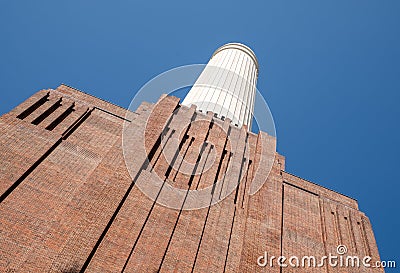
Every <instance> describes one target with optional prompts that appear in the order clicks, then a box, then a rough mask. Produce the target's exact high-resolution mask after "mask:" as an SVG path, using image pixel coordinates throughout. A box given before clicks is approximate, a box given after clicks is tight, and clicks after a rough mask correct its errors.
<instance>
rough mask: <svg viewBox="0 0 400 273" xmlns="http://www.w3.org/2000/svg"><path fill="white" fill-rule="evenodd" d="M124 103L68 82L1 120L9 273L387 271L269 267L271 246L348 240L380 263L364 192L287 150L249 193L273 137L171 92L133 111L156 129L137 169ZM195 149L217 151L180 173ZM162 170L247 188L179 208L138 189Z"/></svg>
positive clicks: (136, 128) (306, 246)
mask: <svg viewBox="0 0 400 273" xmlns="http://www.w3.org/2000/svg"><path fill="white" fill-rule="evenodd" d="M125 114H126V110H125V109H122V108H120V107H118V106H115V105H113V104H111V103H108V102H105V101H103V100H100V99H98V98H95V97H92V96H90V95H88V94H85V93H82V92H80V91H78V90H75V89H73V88H70V87H68V86H65V85H62V86H60V87H59V88H57V89H55V90H51V89H50V90H43V91H40V92H38V93H36V94H35V95H33V96H32V97H30V98H29V99H27V100H26V101H25V102H23V103H22V104H20V105H19V106H17V107H16V108H15V109H14V110H12V111H11V112H10V113H7V114H5V115H3V116H2V117H1V118H0V132H1V135H0V153H1V161H0V195H1V197H0V202H1V203H0V272H79V271H81V270H83V271H87V272H122V271H124V272H158V271H161V272H381V270H379V269H366V268H358V269H351V268H350V269H349V268H341V269H340V268H331V267H328V266H324V267H322V268H317V269H313V268H296V269H294V268H289V267H287V268H279V267H277V265H275V266H274V267H268V266H266V267H260V266H259V265H258V264H257V259H258V257H259V256H260V255H263V254H264V252H265V251H267V252H268V255H270V256H272V255H274V256H280V255H284V256H287V257H289V256H292V255H297V256H300V257H301V256H302V255H314V256H316V257H321V256H324V255H327V254H328V253H333V254H336V247H337V246H338V245H346V246H347V248H348V253H349V254H351V255H359V256H365V255H370V256H371V257H372V258H373V260H378V259H379V254H378V250H377V246H376V243H375V239H374V235H373V232H372V227H371V224H370V222H369V220H368V218H367V217H366V216H365V215H364V213H362V212H360V211H359V210H358V207H357V202H356V201H355V200H353V199H351V198H349V197H346V196H343V195H341V194H339V193H336V192H333V191H331V190H329V189H326V188H323V187H321V186H318V185H316V184H313V183H311V182H308V181H306V180H304V179H301V178H298V177H296V176H294V175H291V174H289V173H287V172H285V170H284V166H285V158H284V157H283V156H281V155H279V154H276V155H275V162H274V165H273V168H272V170H271V172H270V173H269V176H268V177H267V178H264V179H263V181H261V182H265V183H264V184H263V186H262V187H261V189H260V190H259V191H258V192H257V193H256V194H254V195H249V187H250V182H251V181H252V179H253V177H254V175H255V174H254V172H255V170H256V169H257V167H258V165H259V162H260V158H261V157H262V156H265V155H263V153H267V152H268V151H269V150H268V149H272V146H271V143H273V142H274V141H275V139H274V138H273V137H271V136H268V135H267V134H265V133H260V134H258V135H257V134H254V133H251V132H248V131H247V129H246V128H245V127H243V128H241V129H239V128H237V127H235V126H232V125H230V120H229V119H226V120H225V121H221V120H220V119H218V118H215V117H214V116H213V113H208V114H202V113H200V112H198V111H196V109H195V108H194V107H191V108H188V107H185V106H181V105H180V104H179V99H177V98H175V97H169V96H163V97H162V98H160V100H159V102H158V103H156V104H149V103H143V104H142V105H141V106H140V107H139V108H138V109H137V110H136V112H135V113H131V114H130V115H128V116H129V117H130V120H129V121H127V122H128V126H130V128H131V129H132V132H136V134H137V135H138V136H139V135H140V134H139V132H144V135H145V136H146V139H145V140H144V139H140V138H139V137H138V139H136V141H134V143H131V145H130V146H129V148H130V149H133V151H135V149H139V148H140V145H145V147H146V151H148V153H149V160H150V164H145V159H146V158H141V157H140V156H138V157H137V158H135V159H134V164H133V165H134V166H133V167H132V168H133V170H135V175H134V177H131V176H130V175H129V173H128V171H127V168H126V165H125V161H124V156H123V150H122V127H123V123H124V118H125ZM196 121H198V122H196ZM190 122H192V123H191V126H189V127H185V126H186V125H187V124H189V123H190ZM165 124H167V127H168V130H167V131H166V136H167V137H169V138H170V139H172V138H177V139H178V141H179V143H180V148H179V151H176V152H178V153H179V154H180V155H181V156H182V158H181V160H176V161H174V162H173V163H172V164H173V165H174V166H173V167H174V168H170V163H169V162H168V161H167V160H166V158H164V156H163V150H162V149H163V145H161V144H160V141H159V137H160V134H161V132H162V131H163V129H166V128H165ZM181 129H183V131H182V130H181ZM174 131H175V133H173V132H174ZM224 131H226V132H228V135H229V139H228V135H227V134H226V133H224ZM179 132H181V133H179ZM204 142H207V143H208V145H205V146H203V145H204ZM262 145H264V147H266V149H261V146H262ZM201 147H203V149H201ZM245 147H250V148H249V150H250V152H247V153H246V151H245V149H246V148H245ZM150 151H151V153H152V154H151V155H150ZM199 151H200V152H199ZM199 153H209V154H212V155H214V160H215V161H214V163H213V164H212V166H211V167H210V168H209V169H208V170H207V171H205V172H203V173H201V175H200V174H199V175H190V174H187V173H184V172H180V169H179V168H180V166H182V162H181V161H182V160H183V159H184V160H186V161H188V162H196V160H197V159H198V157H199ZM207 160H208V159H207ZM204 164H206V161H205V162H204ZM228 166H232V168H229V167H228ZM262 167H263V166H260V168H261V169H262ZM155 173H156V174H157V175H158V176H159V177H161V178H162V179H164V183H169V184H170V185H172V186H174V187H177V188H179V189H184V190H195V189H202V188H206V187H208V186H213V184H214V181H216V179H224V180H223V184H222V185H221V186H218V187H216V188H215V190H214V192H213V195H214V198H215V197H216V196H217V195H221V194H222V195H223V193H224V191H225V190H226V189H227V187H228V186H229V185H231V184H232V183H236V184H237V185H238V186H237V188H236V190H235V191H233V192H232V193H231V194H229V195H228V196H227V197H226V198H224V199H222V200H221V201H220V202H218V203H217V204H216V205H213V206H211V207H204V208H201V209H197V210H179V209H170V208H167V207H165V206H162V205H160V204H158V203H157V202H156V201H153V200H152V199H150V198H148V197H147V196H146V195H145V194H144V193H142V191H141V190H140V189H139V188H138V187H137V186H136V183H139V182H146V181H149V179H151V178H152V177H153V176H152V175H154V174H155ZM240 174H245V175H243V178H242V179H239V177H241V176H240ZM192 176H193V177H192ZM224 176H225V178H224ZM260 177H261V178H262V176H260ZM163 190H164V189H163V188H160V189H159V194H160V196H162V194H164V192H163ZM210 200H211V196H210ZM185 202H187V200H183V201H182V203H181V204H179V205H181V206H182V207H183V206H184V205H185Z"/></svg>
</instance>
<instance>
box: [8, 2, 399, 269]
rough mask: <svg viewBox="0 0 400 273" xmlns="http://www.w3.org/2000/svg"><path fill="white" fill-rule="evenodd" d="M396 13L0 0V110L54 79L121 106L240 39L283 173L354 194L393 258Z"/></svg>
mask: <svg viewBox="0 0 400 273" xmlns="http://www.w3.org/2000/svg"><path fill="white" fill-rule="evenodd" d="M399 14H400V2H399V1H395V0H385V1H378V0H374V1H371V0H363V1H355V0H335V1H325V0H301V1H300V0H279V1H278V0H277V1H267V0H264V1H204V0H203V1H181V2H175V1H159V2H154V1H146V2H144V1H140V2H139V1H124V0H122V1H114V2H111V1H92V0H87V1H54V0H53V1H1V2H0V37H1V42H0V57H1V58H0V59H1V62H0V84H1V92H0V102H1V103H0V113H1V114H2V113H5V112H7V111H9V110H11V109H12V108H13V107H15V106H16V105H17V104H19V103H20V102H22V101H23V100H24V99H26V98H27V97H29V96H30V95H31V94H33V93H34V92H36V91H38V90H40V89H45V88H56V87H57V86H58V85H59V84H60V83H66V84H68V85H71V86H73V87H76V88H78V89H81V90H84V91H86V92H88V93H91V94H93V95H95V96H97V97H100V98H103V99H106V100H108V101H111V102H113V103H116V104H119V105H121V106H124V107H127V106H128V105H129V102H130V101H131V98H132V97H133V95H134V94H135V92H136V91H137V90H139V89H140V87H141V86H142V85H143V84H145V83H146V82H147V81H148V80H150V79H151V78H153V77H154V76H156V75H158V74H159V73H161V72H164V71H165V70H168V69H171V68H174V67H176V66H180V65H185V64H193V63H205V62H207V61H208V59H209V57H210V56H211V54H212V53H213V51H214V50H215V49H216V48H217V47H219V46H220V45H222V44H224V43H227V42H232V41H238V42H242V43H245V44H247V45H249V46H250V47H251V48H252V49H253V50H254V51H255V53H256V55H257V57H258V59H259V63H260V73H259V81H258V89H259V90H260V91H261V92H262V93H263V94H264V96H265V98H266V99H267V102H268V104H269V107H270V108H271V111H272V114H273V116H274V119H275V123H276V130H277V136H278V151H279V152H280V153H282V154H283V155H285V156H286V164H287V165H286V168H287V171H289V172H291V173H294V174H296V175H298V176H301V177H303V178H306V179H309V180H311V181H314V182H316V183H318V184H320V185H323V186H325V187H328V188H331V189H334V190H336V191H339V192H341V193H343V194H346V195H349V196H352V197H354V198H356V199H358V201H359V206H360V209H361V210H362V211H364V212H365V213H366V214H367V215H368V216H369V217H370V219H371V221H372V224H373V228H374V231H375V236H376V238H377V241H378V247H379V249H380V253H381V256H382V257H381V258H382V259H395V258H398V254H399V252H398V248H399V246H398V245H400V242H399V236H398V230H400V220H399V218H398V215H399V209H400V208H399V197H398V196H399V195H398V193H399V191H400V184H399V177H398V171H399V163H400V160H399V152H400V145H399V143H398V141H399V139H400V128H399V125H398V124H399V121H398V120H399V117H400V107H399V103H400V94H399V91H400V82H399V79H400V77H399V76H400V16H399ZM397 262H398V263H400V260H398V261H397ZM388 271H390V270H388Z"/></svg>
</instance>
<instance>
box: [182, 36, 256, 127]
mask: <svg viewBox="0 0 400 273" xmlns="http://www.w3.org/2000/svg"><path fill="white" fill-rule="evenodd" d="M257 75H258V62H257V58H256V55H255V54H254V52H253V51H252V50H251V49H250V48H249V47H247V46H245V45H243V44H239V43H229V44H226V45H223V46H221V47H220V48H218V49H217V50H216V51H215V52H214V54H213V56H212V57H211V59H210V61H209V62H208V64H207V66H206V67H205V68H204V70H203V72H202V73H201V74H200V76H199V78H198V79H197V81H196V82H195V84H194V85H193V87H192V89H191V90H190V91H189V93H188V94H187V96H186V97H185V99H184V100H183V102H182V104H183V105H186V106H190V105H192V104H194V105H196V106H197V110H199V111H202V112H204V113H206V112H207V111H212V112H214V115H216V116H217V117H218V118H221V119H225V118H229V119H231V120H232V124H234V125H236V126H238V127H241V126H242V125H247V128H248V129H249V130H251V124H252V120H253V112H254V99H255V91H256V82H257Z"/></svg>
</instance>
